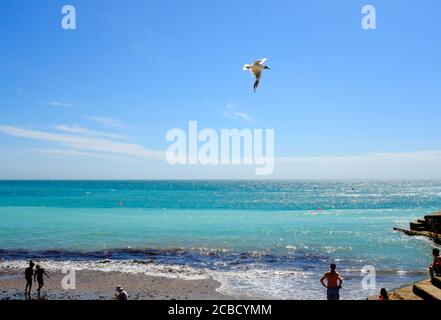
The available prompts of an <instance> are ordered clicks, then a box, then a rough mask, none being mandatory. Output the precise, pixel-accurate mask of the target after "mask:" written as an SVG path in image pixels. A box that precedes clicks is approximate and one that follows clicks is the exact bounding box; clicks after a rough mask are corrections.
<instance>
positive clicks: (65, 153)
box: [32, 149, 118, 159]
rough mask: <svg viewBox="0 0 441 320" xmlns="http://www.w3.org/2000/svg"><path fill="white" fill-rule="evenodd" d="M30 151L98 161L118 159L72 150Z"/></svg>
mask: <svg viewBox="0 0 441 320" xmlns="http://www.w3.org/2000/svg"><path fill="white" fill-rule="evenodd" d="M32 151H34V152H37V153H41V154H47V155H56V156H66V157H86V158H99V159H109V158H113V159H118V157H115V156H111V155H108V154H100V153H93V152H84V151H77V150H72V149H33V150H32Z"/></svg>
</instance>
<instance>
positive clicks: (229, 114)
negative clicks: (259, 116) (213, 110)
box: [223, 103, 252, 122]
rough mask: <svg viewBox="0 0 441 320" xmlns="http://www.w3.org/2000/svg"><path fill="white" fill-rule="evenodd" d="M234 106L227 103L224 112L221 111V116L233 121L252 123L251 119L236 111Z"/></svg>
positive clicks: (246, 114) (247, 115)
mask: <svg viewBox="0 0 441 320" xmlns="http://www.w3.org/2000/svg"><path fill="white" fill-rule="evenodd" d="M236 107H237V106H236V105H235V104H233V103H228V104H227V105H226V106H225V110H224V111H223V116H224V117H225V118H230V119H235V120H240V121H245V122H251V121H252V117H251V116H250V115H249V114H248V113H246V112H241V111H238V110H236Z"/></svg>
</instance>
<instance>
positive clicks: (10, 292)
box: [0, 267, 234, 300]
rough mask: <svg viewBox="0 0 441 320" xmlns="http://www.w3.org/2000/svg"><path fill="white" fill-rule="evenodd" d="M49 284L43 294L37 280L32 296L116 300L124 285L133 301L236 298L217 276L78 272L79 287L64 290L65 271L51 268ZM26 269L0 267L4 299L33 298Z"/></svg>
mask: <svg viewBox="0 0 441 320" xmlns="http://www.w3.org/2000/svg"><path fill="white" fill-rule="evenodd" d="M47 272H48V273H49V276H50V278H45V286H44V288H43V289H42V292H41V295H40V297H38V295H37V291H36V289H37V287H38V285H37V283H33V286H32V293H31V296H30V298H31V299H44V300H112V299H113V297H114V295H115V287H116V286H117V285H122V286H123V287H124V289H125V290H126V291H127V292H128V294H129V299H130V300H192V299H195V300H225V299H234V297H229V296H225V295H222V294H220V293H219V292H217V291H216V289H217V288H219V287H220V283H219V282H217V281H215V280H213V279H209V278H208V279H198V280H185V279H180V278H167V277H154V276H147V275H145V274H139V273H138V274H132V273H120V272H103V271H93V270H80V271H76V281H75V282H76V288H75V289H70V290H64V289H63V287H62V280H63V278H64V277H65V276H66V274H63V273H62V272H61V270H47ZM25 285H26V281H25V279H24V269H17V268H13V267H6V268H2V270H0V300H25V299H29V297H28V296H27V295H25V293H24V289H25Z"/></svg>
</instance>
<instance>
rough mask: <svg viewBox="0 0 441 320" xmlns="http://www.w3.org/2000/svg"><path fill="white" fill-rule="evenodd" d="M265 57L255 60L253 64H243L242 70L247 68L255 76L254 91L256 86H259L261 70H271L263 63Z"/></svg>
mask: <svg viewBox="0 0 441 320" xmlns="http://www.w3.org/2000/svg"><path fill="white" fill-rule="evenodd" d="M266 60H268V59H267V58H263V59H260V60H257V61H256V62H254V63H253V64H246V65H244V66H243V68H242V70H244V71H246V70H249V71H251V73H252V74H253V75H254V76H255V77H256V82H254V92H256V90H257V87H258V86H259V83H260V79H261V78H262V71H263V70H266V69H268V70H271V69H270V68H269V67H267V66H266V65H265V62H266Z"/></svg>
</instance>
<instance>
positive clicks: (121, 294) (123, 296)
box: [115, 286, 129, 300]
mask: <svg viewBox="0 0 441 320" xmlns="http://www.w3.org/2000/svg"><path fill="white" fill-rule="evenodd" d="M116 292H117V293H116V295H115V300H129V295H128V294H127V291H125V290H124V288H123V287H122V286H116Z"/></svg>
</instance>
